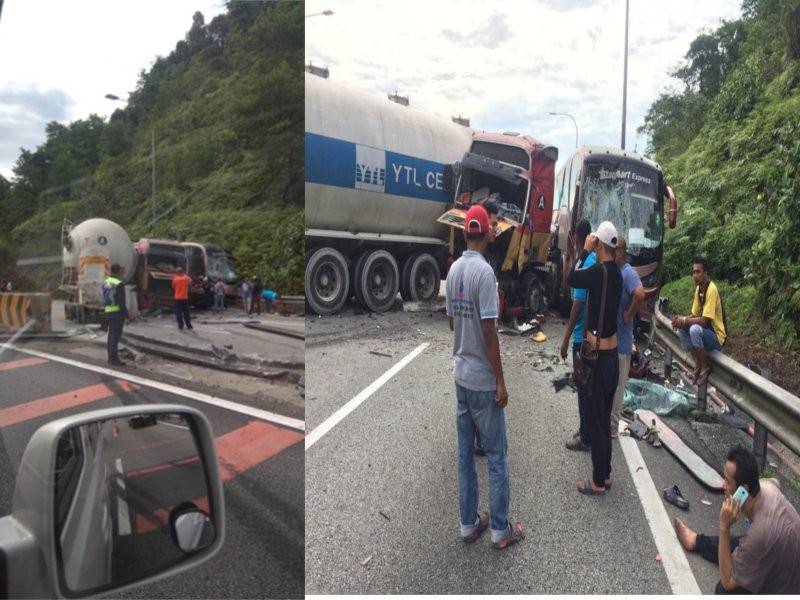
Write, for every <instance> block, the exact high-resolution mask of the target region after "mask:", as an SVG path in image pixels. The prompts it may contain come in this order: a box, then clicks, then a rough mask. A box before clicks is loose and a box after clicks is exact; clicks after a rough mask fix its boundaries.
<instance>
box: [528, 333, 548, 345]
mask: <svg viewBox="0 0 800 600" xmlns="http://www.w3.org/2000/svg"><path fill="white" fill-rule="evenodd" d="M531 339H532V340H533V341H534V342H538V343H542V342H546V341H547V336H546V335H545V334H544V333H543V332H541V331H537V332H536V333H534V334H533V335H532V336H531Z"/></svg>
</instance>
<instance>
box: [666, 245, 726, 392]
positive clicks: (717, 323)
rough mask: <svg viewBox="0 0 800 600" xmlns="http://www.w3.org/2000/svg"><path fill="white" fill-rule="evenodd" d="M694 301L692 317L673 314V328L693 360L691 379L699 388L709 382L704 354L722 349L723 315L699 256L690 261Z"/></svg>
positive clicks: (702, 258) (706, 267) (705, 266)
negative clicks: (692, 376) (692, 375)
mask: <svg viewBox="0 0 800 600" xmlns="http://www.w3.org/2000/svg"><path fill="white" fill-rule="evenodd" d="M692 279H693V280H694V284H695V286H696V287H695V289H694V302H693V303H692V314H691V316H683V315H675V316H674V317H673V318H672V328H673V329H674V330H676V331H677V332H678V335H679V336H680V338H681V345H682V346H683V347H684V348H686V349H687V350H691V352H692V356H693V357H694V365H695V366H694V380H695V383H697V384H698V385H699V384H701V383H705V382H706V381H707V380H708V374H709V372H710V371H711V369H709V367H708V363H707V362H706V352H708V351H709V350H721V349H722V344H724V343H725V338H726V337H727V332H726V331H725V316H724V313H723V309H722V299H721V298H720V296H719V290H718V289H717V286H716V285H715V284H714V282H713V281H711V279H710V278H709V276H708V262H707V261H706V259H705V258H704V257H702V256H695V257H694V258H693V259H692Z"/></svg>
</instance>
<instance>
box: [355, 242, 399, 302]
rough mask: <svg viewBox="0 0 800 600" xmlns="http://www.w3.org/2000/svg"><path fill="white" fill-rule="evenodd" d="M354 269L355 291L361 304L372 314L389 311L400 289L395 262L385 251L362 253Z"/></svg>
mask: <svg viewBox="0 0 800 600" xmlns="http://www.w3.org/2000/svg"><path fill="white" fill-rule="evenodd" d="M359 263H360V264H359V265H357V269H356V276H357V279H356V282H355V289H356V295H357V297H358V298H359V301H360V302H361V304H362V305H363V306H364V308H366V309H367V310H370V311H372V312H385V311H387V310H389V309H390V308H391V307H392V306H393V305H394V303H395V300H396V299H397V292H398V290H399V289H400V272H399V269H398V268H397V261H396V260H395V259H394V256H392V255H391V254H390V253H388V252H387V251H386V250H372V251H370V252H367V253H364V254H363V255H362V257H361V258H360V259H359Z"/></svg>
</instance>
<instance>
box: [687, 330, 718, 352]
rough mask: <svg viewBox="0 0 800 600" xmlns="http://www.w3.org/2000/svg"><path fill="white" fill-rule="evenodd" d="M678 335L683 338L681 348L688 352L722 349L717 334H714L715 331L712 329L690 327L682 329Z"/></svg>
mask: <svg viewBox="0 0 800 600" xmlns="http://www.w3.org/2000/svg"><path fill="white" fill-rule="evenodd" d="M678 335H679V336H680V338H681V346H683V347H684V348H685V349H686V350H689V349H690V348H700V349H703V350H720V349H721V348H722V346H720V345H719V341H718V340H717V334H716V333H714V330H713V329H711V328H710V327H702V326H700V325H689V327H682V328H680V329H679V330H678Z"/></svg>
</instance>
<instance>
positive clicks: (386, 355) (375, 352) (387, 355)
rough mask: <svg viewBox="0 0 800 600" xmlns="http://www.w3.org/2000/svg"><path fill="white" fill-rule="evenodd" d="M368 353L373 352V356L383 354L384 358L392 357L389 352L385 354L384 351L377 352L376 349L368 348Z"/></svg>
mask: <svg viewBox="0 0 800 600" xmlns="http://www.w3.org/2000/svg"><path fill="white" fill-rule="evenodd" d="M369 353H370V354H374V355H375V356H385V357H386V358H394V357H393V356H392V355H391V354H386V353H385V352H378V351H377V350H370V351H369Z"/></svg>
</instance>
